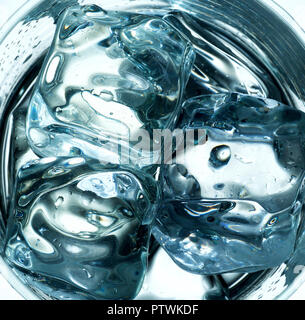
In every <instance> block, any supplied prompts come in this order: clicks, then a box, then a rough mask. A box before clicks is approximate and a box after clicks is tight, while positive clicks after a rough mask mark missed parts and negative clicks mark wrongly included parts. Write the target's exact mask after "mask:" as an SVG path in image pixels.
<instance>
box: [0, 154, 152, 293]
mask: <svg viewBox="0 0 305 320" xmlns="http://www.w3.org/2000/svg"><path fill="white" fill-rule="evenodd" d="M138 174H139V173H138ZM157 197H158V192H157V189H156V185H155V183H154V181H153V180H152V179H151V178H148V177H145V176H144V177H142V178H137V176H136V175H135V173H132V172H129V171H123V170H122V169H120V168H117V169H112V168H105V167H103V166H101V165H100V164H99V163H98V162H94V161H90V160H87V161H86V160H85V159H83V158H68V159H66V158H61V159H59V160H56V159H54V158H44V159H42V160H35V161H32V162H28V163H27V164H26V165H25V166H23V167H22V168H21V169H20V170H19V172H18V180H17V189H16V193H15V197H14V199H15V205H14V206H12V207H11V212H10V218H9V222H8V229H7V240H6V244H5V248H4V250H5V255H6V257H7V258H8V260H9V261H10V262H11V263H13V264H14V265H15V266H16V267H19V268H22V270H23V272H27V273H28V274H29V273H31V278H32V279H31V280H32V281H33V282H35V286H37V287H38V288H41V290H42V291H44V293H45V294H49V295H50V296H51V297H53V298H61V299H67V298H70V299H71V298H74V299H81V298H87V299H88V298H91V299H92V298H104V299H130V298H133V297H134V296H135V295H136V294H137V293H138V291H139V289H140V288H141V284H142V282H143V278H144V275H145V270H146V266H147V248H148V241H149V236H150V226H149V225H150V222H151V217H152V212H153V211H154V210H155V208H154V204H155V203H156V201H157ZM149 217H150V218H149ZM54 288H55V289H56V290H55V289H54Z"/></svg>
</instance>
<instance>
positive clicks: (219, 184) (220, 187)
mask: <svg viewBox="0 0 305 320" xmlns="http://www.w3.org/2000/svg"><path fill="white" fill-rule="evenodd" d="M224 187H225V185H224V184H223V183H217V184H215V185H214V189H215V190H222V189H223V188H224Z"/></svg>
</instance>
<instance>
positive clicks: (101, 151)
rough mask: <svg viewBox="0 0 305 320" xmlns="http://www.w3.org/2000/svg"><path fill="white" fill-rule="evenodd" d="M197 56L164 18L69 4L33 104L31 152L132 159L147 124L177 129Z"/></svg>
mask: <svg viewBox="0 0 305 320" xmlns="http://www.w3.org/2000/svg"><path fill="white" fill-rule="evenodd" d="M194 57H195V54H194V51H193V49H192V45H191V43H190V42H189V41H188V40H187V38H184V37H183V36H182V35H180V34H179V33H178V31H176V30H175V29H174V28H173V27H172V26H171V25H169V24H167V23H166V22H165V20H162V19H160V18H156V17H153V16H151V17H149V16H145V15H136V14H127V13H122V12H111V11H109V12H106V11H103V9H102V8H100V7H98V6H84V7H82V8H77V7H74V8H70V9H68V10H67V11H66V12H65V13H64V14H63V15H62V17H61V18H60V21H59V22H58V25H57V31H56V34H55V38H54V40H53V44H52V47H51V49H50V50H49V53H48V56H47V58H46V61H45V62H44V65H43V68H42V71H41V74H40V78H39V80H38V81H39V82H38V84H37V88H36V91H35V93H34V96H33V98H32V101H31V104H30V107H29V111H28V119H27V136H28V139H29V141H30V145H31V148H32V150H34V152H35V153H36V154H38V155H40V156H75V155H85V156H89V157H91V158H95V159H98V160H100V161H102V160H103V161H107V162H109V163H122V162H123V163H124V164H126V163H128V160H126V158H127V157H129V154H130V153H131V151H130V149H132V148H133V145H135V144H136V143H138V139H139V136H140V132H141V129H143V130H144V129H145V130H147V132H148V133H151V132H152V130H153V129H165V128H172V127H173V125H174V122H175V120H176V117H177V114H178V112H179V110H180V106H181V98H182V94H183V91H184V88H185V85H186V83H187V80H188V78H189V75H190V71H191V68H192V65H193V61H194ZM118 146H120V148H121V150H120V156H119V155H118V152H115V151H116V150H117V149H118ZM149 152H150V149H149V147H148V150H146V153H147V154H148V155H147V157H149ZM143 157H145V155H144V156H143ZM130 158H131V162H134V161H133V157H132V155H131V157H130ZM134 165H137V166H140V167H143V166H144V165H145V159H139V160H138V162H137V163H134Z"/></svg>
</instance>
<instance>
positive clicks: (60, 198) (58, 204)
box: [55, 197, 64, 209]
mask: <svg viewBox="0 0 305 320" xmlns="http://www.w3.org/2000/svg"><path fill="white" fill-rule="evenodd" d="M63 202H64V198H63V197H58V198H57V200H56V201H55V208H56V209H58V208H59V207H60V206H61V205H62V204H63Z"/></svg>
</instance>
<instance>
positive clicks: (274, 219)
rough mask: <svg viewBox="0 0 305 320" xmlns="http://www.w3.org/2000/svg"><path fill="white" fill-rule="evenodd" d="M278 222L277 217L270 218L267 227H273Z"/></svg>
mask: <svg viewBox="0 0 305 320" xmlns="http://www.w3.org/2000/svg"><path fill="white" fill-rule="evenodd" d="M277 220H278V217H274V218H272V219H271V220H270V221H269V222H268V226H270V227H271V226H273V225H274V224H275V223H276V222H277Z"/></svg>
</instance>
